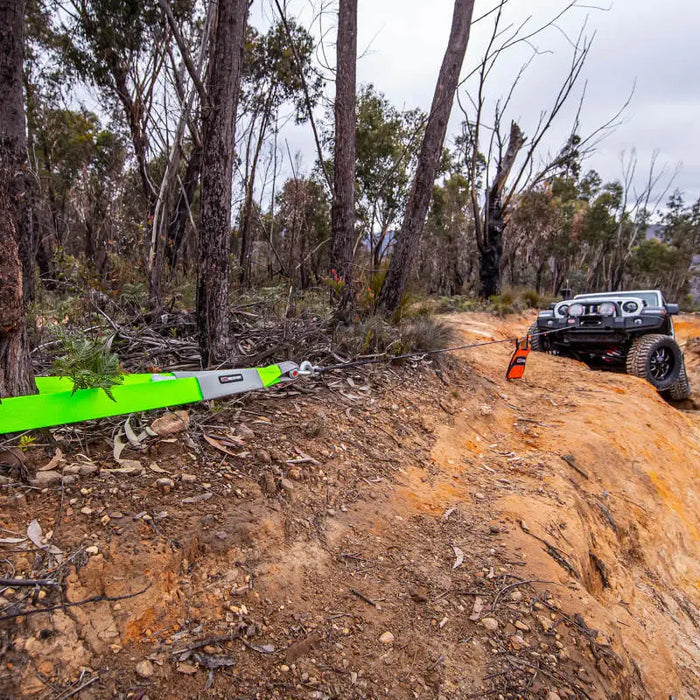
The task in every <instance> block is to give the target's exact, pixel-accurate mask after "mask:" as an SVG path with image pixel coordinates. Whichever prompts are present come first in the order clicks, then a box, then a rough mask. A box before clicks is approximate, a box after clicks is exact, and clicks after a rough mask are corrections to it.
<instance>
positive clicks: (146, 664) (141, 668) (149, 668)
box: [136, 659, 154, 678]
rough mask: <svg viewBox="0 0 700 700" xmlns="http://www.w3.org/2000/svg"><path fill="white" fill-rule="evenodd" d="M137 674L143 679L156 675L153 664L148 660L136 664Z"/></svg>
mask: <svg viewBox="0 0 700 700" xmlns="http://www.w3.org/2000/svg"><path fill="white" fill-rule="evenodd" d="M136 673H138V674H139V676H141V678H150V677H151V676H152V675H153V673H154V669H153V664H152V663H151V662H150V661H149V660H148V659H144V660H143V661H139V662H138V663H137V664H136Z"/></svg>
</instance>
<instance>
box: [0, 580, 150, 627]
mask: <svg viewBox="0 0 700 700" xmlns="http://www.w3.org/2000/svg"><path fill="white" fill-rule="evenodd" d="M152 585H153V582H151V583H149V584H148V585H147V586H146V587H145V588H144V589H143V590H140V591H137V592H136V593H129V595H119V596H108V595H95V596H92V598H86V599H85V600H78V601H76V602H75V603H62V604H61V605H51V606H49V607H48V608H38V609H35V610H23V611H22V612H18V613H13V614H12V615H2V616H1V617H0V622H2V621H4V620H13V619H14V618H17V617H29V616H30V615H39V613H48V612H53V611H54V610H65V609H66V608H75V607H77V606H79V605H87V604H88V603H116V602H117V601H120V600H128V599H129V598H136V596H140V595H142V594H143V593H145V592H146V591H147V590H148V589H149V588H150V587H151V586H152Z"/></svg>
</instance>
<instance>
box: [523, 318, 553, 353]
mask: <svg viewBox="0 0 700 700" xmlns="http://www.w3.org/2000/svg"><path fill="white" fill-rule="evenodd" d="M541 333H542V331H541V330H540V329H539V328H538V327H537V321H535V322H534V323H533V324H532V325H531V326H530V329H529V330H528V332H527V334H528V335H529V336H530V349H531V350H534V351H535V352H547V350H549V348H548V347H547V341H546V340H545V339H544V337H543V336H542V335H541Z"/></svg>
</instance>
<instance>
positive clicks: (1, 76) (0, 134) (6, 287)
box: [0, 0, 34, 398]
mask: <svg viewBox="0 0 700 700" xmlns="http://www.w3.org/2000/svg"><path fill="white" fill-rule="evenodd" d="M24 10H25V2H24V0H0V398H2V397H7V396H13V395H16V394H24V393H32V392H33V391H34V389H33V381H32V369H31V363H30V361H29V348H28V342H27V331H26V327H25V322H24V308H25V301H26V299H27V297H28V291H29V290H27V289H25V284H24V279H23V274H22V257H25V256H24V255H23V251H25V252H26V251H27V249H30V248H31V225H30V217H29V212H28V203H27V197H26V188H27V178H26V165H27V136H26V122H25V113H24V90H23V68H22V58H23V52H24Z"/></svg>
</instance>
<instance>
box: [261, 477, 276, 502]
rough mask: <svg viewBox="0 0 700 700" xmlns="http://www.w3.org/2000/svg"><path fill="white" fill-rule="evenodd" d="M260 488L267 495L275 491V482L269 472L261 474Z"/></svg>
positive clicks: (273, 493) (271, 494)
mask: <svg viewBox="0 0 700 700" xmlns="http://www.w3.org/2000/svg"><path fill="white" fill-rule="evenodd" d="M262 489H263V491H264V492H265V493H266V494H267V495H268V496H274V495H275V494H276V493H277V483H276V482H275V477H274V476H272V474H270V472H267V473H265V474H263V478H262Z"/></svg>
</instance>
